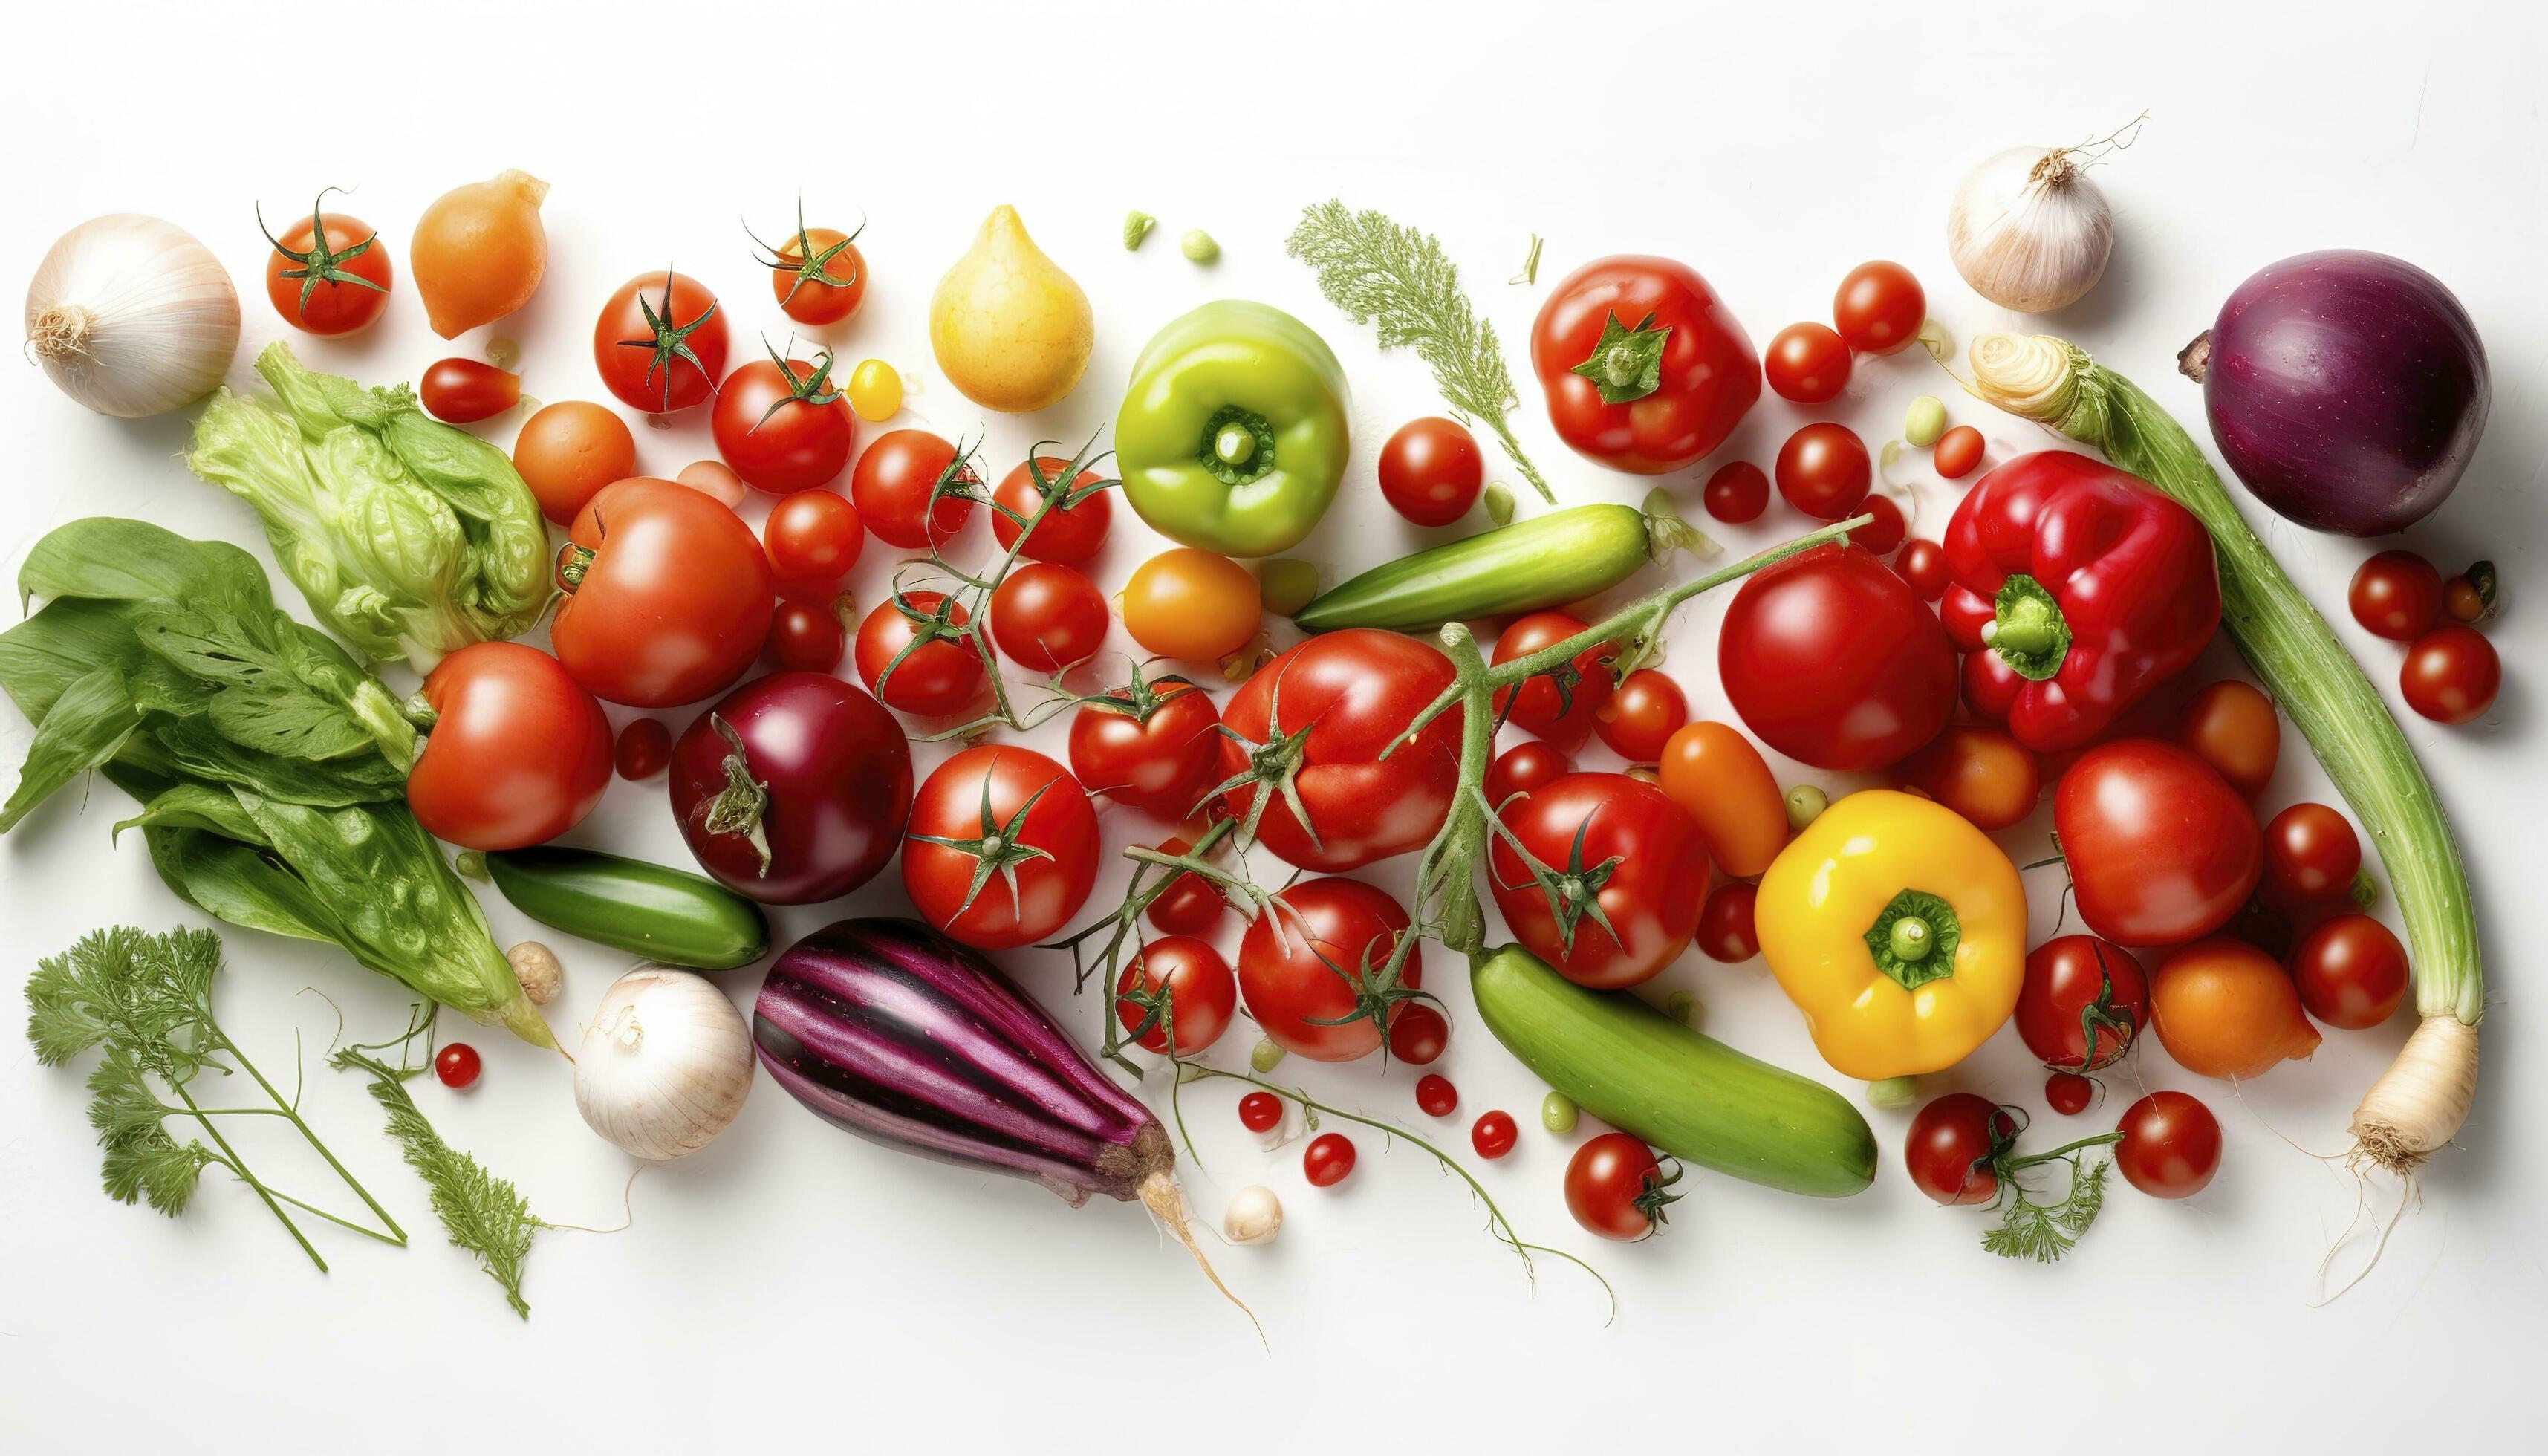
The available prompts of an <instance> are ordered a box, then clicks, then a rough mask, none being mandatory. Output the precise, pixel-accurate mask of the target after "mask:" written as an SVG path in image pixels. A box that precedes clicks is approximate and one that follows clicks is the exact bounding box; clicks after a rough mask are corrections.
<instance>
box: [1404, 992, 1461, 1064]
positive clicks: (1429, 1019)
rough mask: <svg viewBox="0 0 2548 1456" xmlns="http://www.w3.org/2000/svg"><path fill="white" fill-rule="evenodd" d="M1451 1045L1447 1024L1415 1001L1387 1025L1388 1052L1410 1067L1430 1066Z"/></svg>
mask: <svg viewBox="0 0 2548 1456" xmlns="http://www.w3.org/2000/svg"><path fill="white" fill-rule="evenodd" d="M1450 1045H1451V1023H1450V1022H1449V1020H1447V1019H1446V1018H1445V1017H1444V1016H1443V1015H1442V1013H1440V1012H1438V1011H1436V1010H1434V1009H1433V1008H1432V1007H1430V1006H1427V1005H1425V1004H1424V1003H1423V1002H1421V1001H1419V1002H1417V1003H1415V1004H1414V1005H1412V1006H1410V1007H1408V1008H1407V1009H1406V1010H1405V1011H1402V1012H1400V1013H1399V1014H1398V1019H1397V1020H1396V1021H1393V1022H1391V1023H1390V1024H1389V1054H1390V1055H1391V1056H1393V1057H1395V1058H1397V1059H1398V1060H1400V1061H1403V1062H1406V1063H1407V1064H1408V1065H1410V1066H1431V1065H1432V1064H1433V1063H1434V1062H1437V1061H1439V1060H1441V1059H1442V1051H1443V1048H1445V1047H1449V1046H1450Z"/></svg>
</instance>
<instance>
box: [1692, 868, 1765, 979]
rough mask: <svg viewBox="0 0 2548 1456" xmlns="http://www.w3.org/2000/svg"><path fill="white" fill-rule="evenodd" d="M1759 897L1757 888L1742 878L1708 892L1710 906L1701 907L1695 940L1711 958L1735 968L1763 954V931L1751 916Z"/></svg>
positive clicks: (1728, 881)
mask: <svg viewBox="0 0 2548 1456" xmlns="http://www.w3.org/2000/svg"><path fill="white" fill-rule="evenodd" d="M1760 894H1761V890H1760V887H1759V886H1758V885H1755V884H1753V883H1752V882H1751V881H1749V880H1742V879H1729V880H1727V881H1726V882H1725V883H1723V884H1721V885H1718V886H1717V887H1716V888H1715V889H1712V890H1710V891H1708V893H1707V903H1706V904H1704V905H1702V906H1700V907H1699V911H1698V931H1697V935H1696V937H1695V939H1696V940H1697V942H1698V949H1700V950H1701V951H1704V952H1706V953H1707V957H1708V958H1709V959H1711V960H1722V961H1724V962H1725V963H1726V964H1728V965H1735V964H1739V963H1741V962H1742V961H1746V960H1749V959H1751V958H1752V957H1753V956H1758V955H1760V954H1761V932H1760V930H1759V929H1758V928H1757V927H1756V926H1755V924H1754V922H1753V914H1752V912H1753V907H1754V905H1755V903H1756V902H1757V901H1758V900H1759V898H1760Z"/></svg>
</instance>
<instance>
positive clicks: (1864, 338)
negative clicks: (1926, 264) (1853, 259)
mask: <svg viewBox="0 0 2548 1456" xmlns="http://www.w3.org/2000/svg"><path fill="white" fill-rule="evenodd" d="M1928 318H1929V296H1928V295H1927V294H1925V293H1923V292H1921V289H1920V280H1919V279H1917V278H1914V277H1912V276H1911V270H1910V269H1908V268H1905V267H1903V266H1902V265H1901V264H1900V263H1888V262H1884V261H1882V260H1881V259H1879V260H1877V261H1875V262H1872V263H1861V264H1859V265H1858V266H1857V267H1855V268H1852V269H1850V270H1849V276H1848V277H1847V278H1844V279H1842V280H1841V281H1840V291H1839V292H1837V293H1835V294H1833V295H1832V327H1834V328H1835V329H1837V330H1839V332H1840V337H1841V341H1842V342H1843V343H1846V344H1848V345H1849V346H1850V347H1851V348H1853V349H1856V350H1857V351H1859V352H1860V353H1862V354H1898V353H1900V352H1901V351H1902V350H1904V349H1906V348H1909V347H1910V346H1911V341H1912V340H1914V339H1916V338H1918V337H1919V336H1920V325H1921V324H1922V323H1924V322H1926V321H1927V320H1928Z"/></svg>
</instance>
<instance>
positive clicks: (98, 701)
mask: <svg viewBox="0 0 2548 1456" xmlns="http://www.w3.org/2000/svg"><path fill="white" fill-rule="evenodd" d="M140 726H141V713H140V710H139V709H138V708H136V707H135V706H134V705H133V694H132V693H130V692H128V691H126V690H125V686H124V678H123V676H122V675H121V674H119V673H117V672H116V671H115V670H114V669H112V668H99V669H98V670H97V671H95V672H93V673H90V674H88V675H87V676H85V677H83V678H80V679H78V680H77V681H76V682H73V683H71V684H70V685H69V686H68V687H66V688H64V689H62V691H61V693H60V695H59V696H57V697H55V698H54V699H53V706H52V711H50V712H48V713H46V714H45V721H44V722H43V724H41V725H40V726H39V727H38V728H37V729H36V741H35V743H34V744H33V745H31V746H30V747H29V748H28V750H27V764H26V767H25V769H24V770H23V771H22V772H21V773H20V774H19V775H18V786H17V787H16V788H15V789H13V790H11V791H10V794H9V801H8V802H7V803H6V804H0V834H5V833H7V832H8V831H10V830H12V829H15V828H17V827H18V821H19V820H21V819H24V818H25V817H27V811H28V810H29V809H32V808H34V807H35V806H36V805H38V804H39V803H42V802H44V801H45V800H46V799H47V798H49V797H51V796H52V793H53V790H55V789H57V788H60V787H61V786H62V785H63V784H66V783H68V782H70V781H71V780H72V779H74V778H77V777H78V776H79V775H81V774H85V773H87V772H88V771H89V770H91V769H94V768H97V767H98V766H99V765H101V764H104V763H105V762H107V761H108V760H109V759H112V758H114V757H115V756H116V755H117V754H119V753H122V752H123V751H124V745H125V743H126V741H127V740H129V739H131V738H132V737H133V732H134V730H135V729H137V728H138V727H140Z"/></svg>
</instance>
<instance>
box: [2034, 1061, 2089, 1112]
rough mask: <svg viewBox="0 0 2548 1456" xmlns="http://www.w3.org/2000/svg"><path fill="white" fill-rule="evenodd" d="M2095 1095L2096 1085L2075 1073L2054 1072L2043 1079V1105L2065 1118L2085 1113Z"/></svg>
mask: <svg viewBox="0 0 2548 1456" xmlns="http://www.w3.org/2000/svg"><path fill="white" fill-rule="evenodd" d="M2096 1095H2097V1084H2096V1083H2094V1082H2091V1081H2089V1080H2088V1079H2087V1078H2086V1077H2083V1076H2081V1075H2079V1074H2078V1073H2077V1072H2054V1073H2053V1074H2052V1075H2050V1076H2048V1077H2046V1078H2045V1079H2044V1105H2045V1106H2047V1107H2049V1108H2051V1109H2052V1110H2053V1111H2054V1112H2057V1113H2059V1114H2061V1115H2062V1116H2063V1117H2065V1118H2075V1117H2077V1116H2078V1115H2079V1114H2081V1113H2083V1112H2086V1111H2087V1110H2088V1104H2089V1102H2091V1101H2092V1100H2094V1099H2095V1097H2096Z"/></svg>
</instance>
